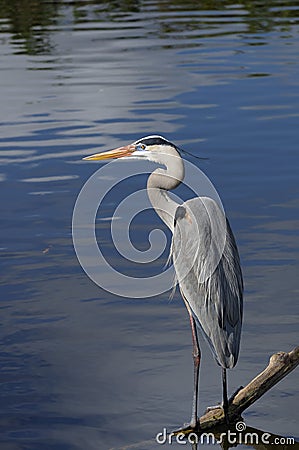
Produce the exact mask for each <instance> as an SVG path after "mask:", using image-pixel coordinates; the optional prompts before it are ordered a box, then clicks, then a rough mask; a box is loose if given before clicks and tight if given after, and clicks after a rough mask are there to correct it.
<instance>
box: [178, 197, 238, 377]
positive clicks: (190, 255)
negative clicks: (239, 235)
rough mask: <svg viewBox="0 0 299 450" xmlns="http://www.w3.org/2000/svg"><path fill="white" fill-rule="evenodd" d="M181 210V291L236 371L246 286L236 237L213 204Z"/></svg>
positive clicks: (194, 203) (220, 357)
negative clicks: (244, 285) (244, 288)
mask: <svg viewBox="0 0 299 450" xmlns="http://www.w3.org/2000/svg"><path fill="white" fill-rule="evenodd" d="M179 208H180V209H179V211H178V214H176V216H175V226H174V233H173V242H172V256H173V261H174V266H175V270H176V276H177V278H178V282H179V286H180V290H181V292H182V295H183V297H184V299H185V301H187V302H188V304H189V306H190V307H191V310H192V312H193V315H194V318H195V319H196V322H197V324H198V326H199V328H200V329H201V331H202V333H203V335H204V337H205V339H206V340H207V342H208V344H209V346H210V348H211V350H212V352H213V354H214V356H215V358H216V360H217V362H218V363H219V364H220V365H221V366H222V367H225V368H231V367H234V365H235V364H236V362H237V359H238V354H239V344H240V335H241V327H242V314H243V280H242V272H241V267H240V259H239V254H238V249H237V246H236V242H235V239H234V236H233V233H232V231H231V228H230V225H229V223H228V221H227V220H226V219H225V217H224V215H223V212H222V210H221V209H220V208H219V206H218V205H217V203H216V202H215V201H214V200H212V199H210V198H206V197H201V198H195V199H192V200H188V201H187V202H185V203H184V204H183V205H182V206H180V207H179ZM182 208H185V212H184V211H183V210H182ZM212 228H213V229H212Z"/></svg>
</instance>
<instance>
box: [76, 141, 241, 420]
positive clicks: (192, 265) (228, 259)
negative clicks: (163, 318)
mask: <svg viewBox="0 0 299 450" xmlns="http://www.w3.org/2000/svg"><path fill="white" fill-rule="evenodd" d="M107 158H126V159H136V158H137V159H148V160H150V161H154V162H156V163H157V164H159V165H160V166H162V167H159V168H157V169H156V170H155V171H154V172H153V173H152V174H151V175H150V177H149V179H148V183H147V190H148V195H149V198H150V201H151V203H152V205H153V207H154V209H155V210H156V212H157V214H158V215H159V216H160V217H161V219H162V220H163V221H164V222H165V223H166V225H167V226H168V227H169V228H170V230H171V231H172V233H173V237H172V246H171V249H172V250H171V252H172V255H171V256H172V258H173V263H174V267H175V271H176V277H177V280H178V284H179V287H180V291H181V294H182V297H183V299H184V302H185V304H186V307H187V310H188V312H189V316H190V323H191V329H192V339H193V357H194V397H193V409H192V417H191V426H193V427H195V426H196V424H197V389H198V370H199V364H200V349H199V345H198V340H197V332H196V325H197V326H198V328H199V329H200V330H201V332H202V334H203V336H204V338H205V339H206V341H207V343H208V345H209V347H210V349H211V351H212V353H213V354H214V356H215V359H216V361H217V363H218V364H219V365H220V366H221V367H222V373H223V392H224V395H223V400H224V410H225V413H227V408H228V401H227V388H226V369H227V368H232V367H234V366H235V364H236V362H237V359H238V354H239V344H240V334H241V326H242V309H243V281H242V273H241V268H240V260H239V254H238V250H237V246H236V242H235V239H234V236H233V233H232V231H231V228H230V225H229V223H228V221H227V220H226V218H225V216H224V213H223V211H222V209H221V207H220V206H219V205H218V204H217V203H216V201H215V200H213V199H211V198H208V197H197V198H193V199H191V200H188V201H186V202H185V203H183V205H178V204H177V203H176V202H175V201H174V200H173V199H171V198H170V196H169V195H168V193H167V191H169V190H172V189H175V188H176V187H177V186H178V185H179V184H180V183H181V182H182V181H183V179H184V164H183V160H182V158H181V157H180V154H179V152H178V149H177V147H176V146H175V145H174V144H172V143H171V142H169V141H167V140H166V139H165V138H163V137H161V136H147V137H144V138H142V139H139V140H138V141H136V142H134V143H133V144H131V145H128V146H126V147H120V148H119V149H116V150H112V151H110V152H105V153H98V154H95V155H92V156H90V157H87V158H85V159H89V160H101V159H107Z"/></svg>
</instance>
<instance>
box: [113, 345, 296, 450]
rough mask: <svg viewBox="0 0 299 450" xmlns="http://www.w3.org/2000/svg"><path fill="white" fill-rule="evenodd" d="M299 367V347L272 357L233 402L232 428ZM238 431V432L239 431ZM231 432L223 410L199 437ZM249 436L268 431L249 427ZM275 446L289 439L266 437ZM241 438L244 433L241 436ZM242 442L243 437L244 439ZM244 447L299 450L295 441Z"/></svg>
mask: <svg viewBox="0 0 299 450" xmlns="http://www.w3.org/2000/svg"><path fill="white" fill-rule="evenodd" d="M298 364H299V346H298V347H296V348H294V350H292V351H290V352H289V353H284V352H278V353H275V354H274V355H272V356H271V358H270V361H269V364H268V366H267V367H266V368H265V370H263V371H262V372H261V373H260V374H259V375H257V376H256V377H255V378H254V379H253V380H252V381H250V383H248V385H247V386H245V387H242V388H241V389H240V390H238V391H237V392H236V394H234V395H233V397H232V398H231V399H230V401H229V409H228V414H229V419H230V423H231V424H235V423H236V422H238V421H241V423H243V422H242V418H241V414H242V413H243V411H245V409H247V408H248V407H249V406H250V405H252V404H253V403H254V402H256V400H258V399H259V398H260V397H261V396H262V395H264V394H265V393H266V392H267V391H269V390H270V389H271V388H272V387H273V386H275V384H277V383H278V382H279V381H280V380H282V379H283V378H284V377H286V376H287V375H288V374H289V373H290V372H291V371H292V370H294V369H295V368H296V367H297V365H298ZM236 429H238V428H234V431H236ZM225 430H227V425H226V424H225V418H224V413H223V409H222V407H221V406H220V405H219V408H218V407H217V408H215V409H214V408H213V409H212V410H210V411H207V412H206V413H205V414H204V415H203V416H202V417H201V418H200V419H199V425H198V428H197V430H196V434H197V435H198V436H200V435H201V434H203V433H212V434H213V435H214V436H215V438H216V439H218V438H219V436H220V435H221V433H222V432H223V431H225ZM194 431H195V430H194V429H191V428H182V429H180V430H176V431H175V432H172V433H170V434H169V433H168V437H170V436H175V435H177V434H181V433H182V434H183V435H185V436H187V435H188V434H190V433H194ZM246 432H247V433H251V434H252V435H253V434H254V435H256V436H259V437H261V436H263V435H264V434H265V432H264V431H262V430H258V429H256V428H250V427H246ZM266 434H267V436H268V437H269V440H270V441H271V442H275V438H277V439H278V441H277V442H284V441H286V438H285V437H283V436H278V435H274V434H270V433H266ZM238 438H240V433H239V435H238ZM241 439H242V437H241ZM238 443H242V444H244V445H250V448H254V449H256V450H285V449H289V448H291V449H292V450H299V444H298V443H297V442H295V440H294V439H293V442H292V445H291V446H290V445H288V444H287V445H277V444H276V445H274V444H268V445H266V444H263V442H262V439H259V443H250V444H248V442H246V441H245V442H244V443H243V442H238ZM152 444H153V440H147V441H142V442H137V443H135V444H129V445H126V446H122V447H121V448H117V449H116V448H110V449H109V450H133V449H138V450H140V449H143V448H144V449H145V448H148V446H152ZM221 447H222V448H223V449H224V450H226V449H228V448H230V447H235V445H230V444H227V443H226V442H225V441H224V442H222V444H221ZM197 448H198V447H197V444H196V443H195V444H194V445H193V446H192V449H197Z"/></svg>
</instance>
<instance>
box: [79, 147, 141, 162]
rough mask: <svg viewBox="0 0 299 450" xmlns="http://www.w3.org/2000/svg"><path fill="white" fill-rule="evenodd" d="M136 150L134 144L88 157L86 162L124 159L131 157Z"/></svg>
mask: <svg viewBox="0 0 299 450" xmlns="http://www.w3.org/2000/svg"><path fill="white" fill-rule="evenodd" d="M135 150H136V148H135V145H134V144H130V145H126V146H124V147H118V148H116V149H114V150H109V151H108V152H102V153H95V154H94V155H90V156H86V157H85V158H83V160H84V161H101V160H104V159H115V158H123V157H124V156H130V155H132V153H133V152H134V151H135Z"/></svg>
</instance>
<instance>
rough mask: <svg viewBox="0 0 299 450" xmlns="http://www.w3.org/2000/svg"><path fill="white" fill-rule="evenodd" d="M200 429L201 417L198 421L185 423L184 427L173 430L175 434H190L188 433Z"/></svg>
mask: <svg viewBox="0 0 299 450" xmlns="http://www.w3.org/2000/svg"><path fill="white" fill-rule="evenodd" d="M198 429H199V419H197V422H196V423H193V422H187V423H184V425H183V426H182V428H178V429H176V430H173V433H175V434H178V433H183V434H188V433H191V432H192V431H196V430H198Z"/></svg>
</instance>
